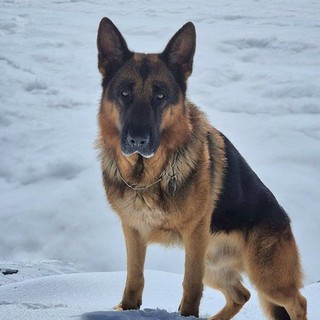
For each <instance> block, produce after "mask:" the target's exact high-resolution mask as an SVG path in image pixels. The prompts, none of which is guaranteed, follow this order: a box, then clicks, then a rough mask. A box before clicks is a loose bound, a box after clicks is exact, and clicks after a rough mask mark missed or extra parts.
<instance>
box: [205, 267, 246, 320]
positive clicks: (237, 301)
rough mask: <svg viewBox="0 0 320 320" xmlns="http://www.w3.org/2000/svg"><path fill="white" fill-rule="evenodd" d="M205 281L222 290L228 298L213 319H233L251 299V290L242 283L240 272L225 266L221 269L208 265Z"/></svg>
mask: <svg viewBox="0 0 320 320" xmlns="http://www.w3.org/2000/svg"><path fill="white" fill-rule="evenodd" d="M204 283H205V284H206V285H208V286H210V287H212V288H215V289H218V290H220V291H221V292H222V293H223V295H224V296H225V299H226V305H225V306H224V307H223V308H222V309H221V310H220V311H219V312H218V313H217V314H216V315H215V316H213V317H212V318H211V320H228V319H231V318H232V317H233V316H235V315H236V314H237V313H238V312H239V311H240V309H241V308H242V307H243V305H244V304H245V303H246V302H247V301H248V300H249V299H250V292H249V291H248V290H247V289H246V288H245V287H244V286H243V285H242V283H241V276H240V274H239V273H238V272H237V271H236V270H232V269H228V268H227V267H225V266H224V267H223V268H220V269H215V268H212V267H210V266H206V271H205V277H204Z"/></svg>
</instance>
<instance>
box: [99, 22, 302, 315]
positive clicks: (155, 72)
mask: <svg viewBox="0 0 320 320" xmlns="http://www.w3.org/2000/svg"><path fill="white" fill-rule="evenodd" d="M195 38H196V34H195V27H194V25H193V24H192V23H191V22H188V23H186V24H185V25H184V26H183V27H182V28H181V29H180V30H179V31H178V32H177V33H176V34H175V35H174V36H173V37H172V39H171V40H170V41H169V43H168V44H167V46H166V48H165V49H164V51H163V52H162V53H160V54H142V53H135V52H132V51H130V50H129V49H128V47H127V44H126V42H125V40H124V38H123V36H122V35H121V33H120V32H119V30H118V29H117V28H116V27H115V25H114V24H113V23H112V22H111V21H110V20H109V19H108V18H103V19H102V20H101V22H100V25H99V30H98V37H97V46H98V68H99V70H100V72H101V74H102V98H101V107H100V111H99V116H98V121H99V127H100V130H99V136H98V148H99V150H100V158H101V163H102V164H101V166H102V172H103V181H104V187H105V190H106V194H107V197H108V200H109V202H110V204H111V206H112V208H113V209H114V210H115V211H116V212H117V214H118V215H119V217H120V219H121V223H122V228H123V233H124V237H125V243H126V249H127V280H126V285H125V289H124V293H123V297H122V300H121V302H120V304H119V305H118V309H122V310H127V309H138V308H139V307H140V305H141V304H142V291H143V286H144V276H143V269H144V261H145V255H146V248H147V245H148V244H149V243H154V242H157V243H162V244H164V245H172V244H180V245H183V246H184V249H185V272H184V280H183V296H182V300H181V303H180V307H179V310H180V313H181V315H183V316H191V315H192V316H198V314H199V303H200V299H201V295H202V290H203V284H205V285H208V286H210V287H212V288H216V289H218V290H220V291H221V292H222V293H223V294H224V296H225V299H226V304H225V306H224V307H223V308H222V310H220V311H219V312H218V313H217V314H216V315H215V316H213V317H212V318H211V319H214V320H217V319H219V320H226V319H231V318H232V317H234V316H235V315H236V314H237V313H238V312H239V310H240V309H241V308H242V306H243V305H244V304H245V303H246V302H247V301H248V299H249V298H250V293H249V291H248V290H247V289H246V288H245V287H244V286H243V284H242V279H241V275H240V274H241V273H243V272H245V273H246V274H247V275H248V277H249V279H250V280H251V281H252V283H253V284H254V285H255V287H256V288H257V291H258V293H259V297H260V299H261V303H262V306H263V308H264V310H265V312H266V314H267V315H268V316H269V317H270V319H277V320H280V319H281V320H285V319H286V320H287V319H291V320H306V319H307V315H306V299H305V298H304V297H303V296H302V295H301V294H300V292H299V288H300V287H301V286H302V272H301V266H300V261H299V254H298V249H297V245H296V243H295V240H294V237H293V234H292V231H291V228H290V220H289V218H288V216H287V214H286V212H285V211H284V209H283V208H282V207H281V206H280V205H279V204H278V202H277V200H276V198H275V197H274V195H273V194H272V193H271V191H270V190H269V189H268V188H267V187H266V186H265V185H264V184H263V183H262V182H261V180H260V179H259V178H258V177H257V175H256V174H255V173H254V172H253V171H252V169H251V168H250V167H249V165H248V164H247V162H246V161H245V160H244V158H243V157H242V156H241V155H240V153H239V152H238V151H237V150H236V148H235V147H234V146H233V145H232V143H231V142H230V141H229V140H228V139H227V138H226V137H225V136H224V135H223V134H222V133H221V132H219V131H218V130H217V129H215V128H214V127H212V126H211V125H210V124H209V123H208V120H207V119H206V117H205V115H204V114H203V113H202V112H201V111H200V110H199V109H198V108H197V107H196V106H195V105H194V104H192V103H191V102H190V101H189V100H187V99H186V88H187V84H186V83H187V79H188V77H189V76H190V74H191V72H192V63H193V56H194V53H195Z"/></svg>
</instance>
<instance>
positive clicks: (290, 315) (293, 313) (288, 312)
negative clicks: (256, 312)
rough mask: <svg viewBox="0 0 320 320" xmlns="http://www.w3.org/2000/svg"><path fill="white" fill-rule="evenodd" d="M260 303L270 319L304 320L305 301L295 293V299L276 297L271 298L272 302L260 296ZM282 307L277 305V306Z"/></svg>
mask: <svg viewBox="0 0 320 320" xmlns="http://www.w3.org/2000/svg"><path fill="white" fill-rule="evenodd" d="M259 296H260V301H261V304H262V307H263V309H264V311H265V313H266V314H267V315H268V316H269V318H270V319H275V320H301V319H303V320H305V319H307V318H306V308H307V301H306V299H305V298H304V297H303V296H302V295H301V294H300V293H299V292H296V297H295V298H294V297H286V298H284V297H283V296H282V297H279V296H277V295H275V296H273V297H272V300H273V301H272V300H271V299H270V298H268V297H266V296H264V295H262V294H260V295H259ZM280 303H281V304H282V305H283V306H282V305H279V304H280Z"/></svg>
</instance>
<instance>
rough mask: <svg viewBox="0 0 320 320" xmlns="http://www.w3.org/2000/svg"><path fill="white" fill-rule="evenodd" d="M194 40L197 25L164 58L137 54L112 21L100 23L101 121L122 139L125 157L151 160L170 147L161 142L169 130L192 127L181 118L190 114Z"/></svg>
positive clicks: (171, 45) (179, 37) (182, 31)
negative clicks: (188, 88) (188, 89)
mask: <svg viewBox="0 0 320 320" xmlns="http://www.w3.org/2000/svg"><path fill="white" fill-rule="evenodd" d="M195 38H196V35H195V28H194V25H193V24H192V23H191V22H188V23H187V24H185V25H184V26H183V27H182V28H181V29H180V30H179V31H178V32H177V33H176V34H175V35H174V36H173V37H172V39H171V40H170V41H169V43H168V44H167V46H166V48H165V50H164V51H163V52H162V53H160V54H141V53H134V52H132V51H130V50H129V49H128V47H127V44H126V42H125V40H124V38H123V36H122V35H121V33H120V31H119V30H118V29H117V28H116V26H115V25H114V24H113V23H112V22H111V20H109V19H108V18H103V19H102V20H101V22H100V25H99V30H98V38H97V46H98V68H99V70H100V72H101V74H102V76H103V81H102V87H103V94H102V101H101V110H100V118H99V121H100V125H102V126H104V127H105V128H104V130H106V132H108V133H109V134H111V135H112V136H113V139H116V140H117V139H118V144H119V143H120V145H121V151H122V153H123V154H124V155H125V156H127V157H128V156H130V155H132V154H134V153H138V154H140V155H141V156H143V157H145V158H150V157H152V156H153V155H154V154H155V152H156V151H157V150H158V148H159V145H160V143H166V142H164V141H161V139H162V138H163V135H165V134H167V135H168V134H169V133H170V130H169V129H170V128H171V129H172V130H171V133H172V132H174V131H177V129H179V125H187V124H186V123H184V124H182V123H180V124H179V116H178V115H177V114H178V113H179V114H181V113H183V112H185V110H183V109H184V99H185V93H186V81H187V79H188V77H189V76H190V74H191V72H192V63H193V56H194V52H195ZM179 108H180V109H179ZM175 109H179V112H178V111H175ZM174 115H175V119H174V121H171V120H170V118H171V117H172V116H174ZM180 119H181V121H180V122H183V120H182V118H181V117H180ZM171 138H172V137H171ZM173 139H179V135H175V138H173ZM167 140H168V139H167Z"/></svg>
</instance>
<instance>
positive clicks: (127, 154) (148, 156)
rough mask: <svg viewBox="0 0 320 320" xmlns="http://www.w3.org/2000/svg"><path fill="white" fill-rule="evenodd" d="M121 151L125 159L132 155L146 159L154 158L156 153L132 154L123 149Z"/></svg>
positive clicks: (138, 152) (139, 152)
mask: <svg viewBox="0 0 320 320" xmlns="http://www.w3.org/2000/svg"><path fill="white" fill-rule="evenodd" d="M121 151H122V154H123V155H124V156H125V157H130V156H131V155H133V154H135V153H137V154H140V155H141V156H142V157H144V158H146V159H149V158H152V157H153V156H154V152H152V153H144V152H141V151H134V152H131V153H130V152H127V151H124V150H123V149H122V150H121Z"/></svg>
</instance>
